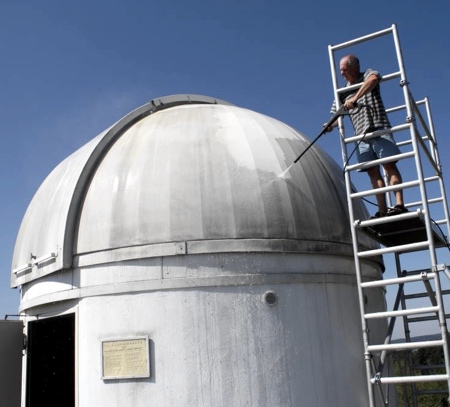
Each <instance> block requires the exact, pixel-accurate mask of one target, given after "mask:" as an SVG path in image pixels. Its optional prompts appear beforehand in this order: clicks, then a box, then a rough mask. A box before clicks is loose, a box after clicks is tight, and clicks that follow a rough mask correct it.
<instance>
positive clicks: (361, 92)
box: [327, 55, 408, 218]
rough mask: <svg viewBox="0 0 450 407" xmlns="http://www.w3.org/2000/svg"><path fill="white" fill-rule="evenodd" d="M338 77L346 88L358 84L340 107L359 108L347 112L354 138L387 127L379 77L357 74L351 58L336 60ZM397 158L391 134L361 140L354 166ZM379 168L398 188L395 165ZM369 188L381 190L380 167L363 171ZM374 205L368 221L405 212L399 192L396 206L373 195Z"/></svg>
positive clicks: (354, 59) (357, 67)
mask: <svg viewBox="0 0 450 407" xmlns="http://www.w3.org/2000/svg"><path fill="white" fill-rule="evenodd" d="M339 67H340V71H341V75H342V76H343V77H344V79H345V80H346V81H347V86H349V85H355V84H357V83H362V85H361V87H360V88H359V89H357V90H355V91H354V92H352V93H351V94H350V95H346V96H345V101H343V104H344V105H345V108H346V109H347V110H351V109H354V108H356V107H357V103H359V104H361V105H363V106H362V107H360V108H359V110H356V112H351V113H352V114H351V115H350V119H351V121H352V124H353V127H354V129H355V133H356V135H363V134H366V133H369V132H370V133H371V132H373V131H375V130H380V129H387V128H390V127H391V124H390V122H389V119H388V117H387V114H386V110H385V108H384V104H383V100H382V99H381V93H380V80H381V76H380V74H379V73H378V72H377V71H374V70H372V69H367V70H366V71H365V72H364V73H361V72H360V65H359V60H358V58H357V57H356V56H355V55H347V56H345V57H343V58H342V59H341V60H340V65H339ZM331 110H332V111H331V113H335V112H336V104H335V103H334V104H333V107H332V109H331ZM336 126H337V121H336V122H334V123H333V125H331V126H329V127H328V129H327V131H328V132H331V131H333V128H334V127H336ZM396 154H400V150H399V148H398V146H397V145H396V143H395V141H394V138H393V136H392V134H391V133H388V134H383V135H382V136H380V137H375V138H371V139H368V140H364V139H363V140H362V141H361V142H359V144H358V148H357V156H358V162H367V161H373V160H376V159H378V158H385V157H390V156H393V155H396ZM383 167H384V169H385V171H386V176H387V180H388V182H389V185H397V184H401V182H402V177H401V175H400V172H399V171H398V169H397V165H396V164H395V162H390V163H385V164H383ZM367 173H368V175H369V177H370V181H371V184H372V188H382V187H384V186H385V182H384V179H383V177H382V175H381V172H380V167H379V166H378V165H377V166H374V167H370V168H368V169H367ZM376 199H377V203H378V212H376V213H375V215H374V216H372V218H379V217H382V216H385V215H397V214H400V213H404V212H407V211H408V209H407V208H405V206H404V203H403V191H401V190H397V191H395V200H396V205H395V206H394V207H393V208H389V209H388V207H387V204H386V195H385V194H377V195H376Z"/></svg>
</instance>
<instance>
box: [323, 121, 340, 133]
mask: <svg viewBox="0 0 450 407" xmlns="http://www.w3.org/2000/svg"><path fill="white" fill-rule="evenodd" d="M327 126H328V123H324V124H323V126H322V127H323V128H324V129H325V131H326V132H327V133H331V132H332V131H333V129H334V128H335V127H336V126H337V123H336V122H334V123H333V124H332V125H331V126H328V127H327Z"/></svg>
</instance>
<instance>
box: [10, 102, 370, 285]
mask: <svg viewBox="0 0 450 407" xmlns="http://www.w3.org/2000/svg"><path fill="white" fill-rule="evenodd" d="M309 143H310V140H309V139H308V138H307V137H305V136H304V135H303V134H302V133H300V132H298V131H296V130H294V129H293V128H291V127H289V126H288V125H286V124H284V123H282V122H280V121H278V120H276V119H274V118H271V117H268V116H266V115H263V114H260V113H256V112H254V111H251V110H248V109H245V108H241V107H237V106H234V105H231V104H229V103H226V102H223V101H220V100H217V99H213V98H209V97H204V96H195V95H190V96H187V95H183V96H180V95H177V96H170V97H165V98H161V99H156V100H153V101H151V102H150V103H148V104H146V105H144V106H142V107H141V108H138V109H136V110H135V111H133V112H131V113H130V114H128V115H127V116H125V117H124V118H123V119H121V120H120V121H119V122H117V123H116V124H115V125H113V126H112V127H111V128H109V129H107V130H105V131H104V132H102V133H101V134H100V135H98V136H97V137H96V138H94V139H93V140H91V141H90V142H89V143H87V144H86V145H85V146H83V147H82V148H80V149H79V150H78V151H76V152H74V153H73V154H72V155H71V156H69V157H68V158H67V159H66V160H64V161H63V162H62V163H61V164H59V165H58V166H57V167H56V168H55V170H54V171H53V172H52V173H51V174H50V175H49V176H48V178H47V179H46V180H45V181H44V183H43V184H42V185H41V187H40V188H39V190H38V191H37V193H36V194H35V196H34V198H33V200H32V202H31V204H30V205H29V207H28V210H27V212H26V214H25V216H24V219H23V222H22V225H21V227H20V231H19V234H18V237H17V242H16V246H15V251H14V256H13V265H12V269H13V273H12V285H13V286H17V285H20V284H23V283H24V282H28V281H32V280H34V279H37V278H41V277H43V276H45V275H47V274H51V273H53V272H55V271H58V270H67V269H70V268H72V267H74V266H80V265H85V266H86V265H91V264H99V263H107V262H109V261H118V260H128V259H133V258H144V257H156V256H161V255H177V254H195V253H218V252H228V253H229V252H271V251H274V252H296V253H299V252H300V253H318V254H335V255H350V256H351V253H352V246H351V236H350V230H349V227H348V225H349V219H348V214H347V202H346V194H345V185H344V180H343V175H342V170H341V169H340V168H339V167H338V165H337V164H336V163H335V162H334V161H333V160H332V159H331V158H330V157H329V156H328V155H327V154H326V153H325V152H323V151H321V150H320V149H319V148H318V147H316V146H314V147H313V148H312V149H310V150H309V151H308V153H307V154H305V155H304V156H303V158H302V159H301V160H300V161H299V162H298V163H296V164H295V165H293V166H292V168H290V170H289V171H288V172H287V174H286V175H285V176H280V175H281V174H282V173H283V171H284V170H286V169H287V168H288V167H289V166H290V165H291V164H292V163H293V161H294V160H295V158H296V156H297V155H298V154H299V153H300V152H301V151H303V150H304V149H305V148H306V147H307V146H308V145H309ZM357 216H360V217H363V218H365V217H366V216H367V214H366V213H365V209H364V207H363V205H361V206H360V207H359V209H358V208H357ZM362 243H363V244H364V245H366V246H369V247H370V246H372V245H373V243H371V241H370V240H368V239H367V240H364V238H363V240H362Z"/></svg>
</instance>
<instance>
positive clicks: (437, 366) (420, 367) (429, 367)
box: [413, 363, 445, 370]
mask: <svg viewBox="0 0 450 407" xmlns="http://www.w3.org/2000/svg"><path fill="white" fill-rule="evenodd" d="M432 369H445V365H444V364H443V363H439V364H435V365H415V366H413V370H432Z"/></svg>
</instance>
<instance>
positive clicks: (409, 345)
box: [367, 339, 444, 352]
mask: <svg viewBox="0 0 450 407" xmlns="http://www.w3.org/2000/svg"><path fill="white" fill-rule="evenodd" d="M438 346H444V340H443V339H439V340H437V341H420V342H400V343H390V344H387V345H369V346H368V347H367V350H368V351H369V352H379V351H383V350H403V349H418V348H436V347H438Z"/></svg>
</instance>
